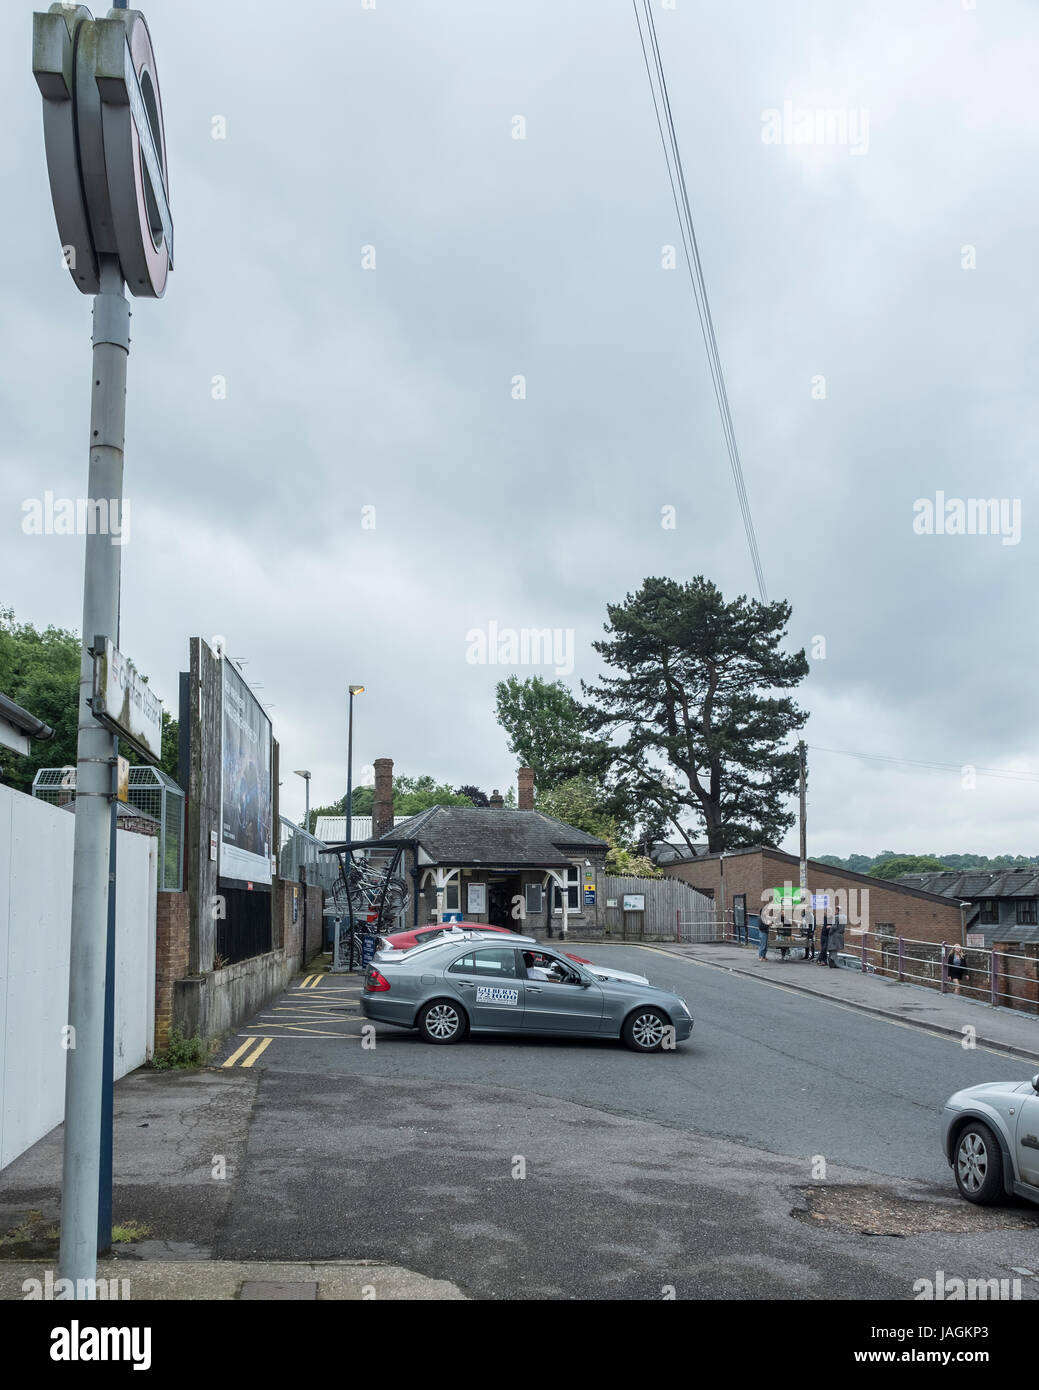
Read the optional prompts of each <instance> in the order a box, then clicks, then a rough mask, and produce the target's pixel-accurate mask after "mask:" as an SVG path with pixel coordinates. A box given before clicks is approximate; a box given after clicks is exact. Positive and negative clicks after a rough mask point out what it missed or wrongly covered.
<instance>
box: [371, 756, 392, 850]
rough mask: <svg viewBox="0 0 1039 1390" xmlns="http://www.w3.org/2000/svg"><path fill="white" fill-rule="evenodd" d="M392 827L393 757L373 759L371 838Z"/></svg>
mask: <svg viewBox="0 0 1039 1390" xmlns="http://www.w3.org/2000/svg"><path fill="white" fill-rule="evenodd" d="M392 829H393V759H392V758H376V759H375V793H374V796H373V798H372V839H373V840H374V839H376V838H377V837H378V836H379V835H385V833H386V832H387V830H392Z"/></svg>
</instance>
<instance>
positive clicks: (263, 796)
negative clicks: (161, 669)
mask: <svg viewBox="0 0 1039 1390" xmlns="http://www.w3.org/2000/svg"><path fill="white" fill-rule="evenodd" d="M271 808H272V796H271V723H270V720H269V719H268V718H267V716H266V715H265V714H264V712H263V709H262V707H261V706H260V703H259V701H258V700H257V698H256V696H255V695H254V694H253V693H252V691H251V690H250V689H249V687H248V686H247V685H246V683H245V681H244V680H243V678H242V676H241V675H240V674H239V672H238V671H236V670H235V668H234V666H233V665H232V663H231V662H230V661H229V660H227V659H225V660H224V662H223V713H222V715H221V767H220V819H221V829H220V867H219V874H220V877H221V878H224V879H231V880H237V881H239V882H243V883H270V881H271Z"/></svg>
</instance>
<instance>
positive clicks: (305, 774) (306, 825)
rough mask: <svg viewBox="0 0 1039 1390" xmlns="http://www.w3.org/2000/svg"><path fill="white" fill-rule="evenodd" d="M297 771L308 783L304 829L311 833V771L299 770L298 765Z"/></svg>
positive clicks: (298, 775)
mask: <svg viewBox="0 0 1039 1390" xmlns="http://www.w3.org/2000/svg"><path fill="white" fill-rule="evenodd" d="M295 773H296V776H297V777H302V778H303V780H304V781H305V782H306V784H307V809H306V810H305V811H304V813H303V829H304V830H305V831H306V832H307V834H308V835H309V834H310V773H309V772H301V771H300V770H299V768H298V767H297V768H296V769H295Z"/></svg>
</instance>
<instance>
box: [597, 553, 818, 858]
mask: <svg viewBox="0 0 1039 1390" xmlns="http://www.w3.org/2000/svg"><path fill="white" fill-rule="evenodd" d="M607 614H608V619H609V621H608V622H607V624H606V628H605V630H606V634H607V636H606V640H604V641H600V642H595V643H593V645H594V647H595V650H596V651H597V652H598V653H599V655H600V656H601V657H602V659H603V661H604V662H605V663H606V665H607V667H609V668H611V671H612V674H608V675H604V676H601V677H600V678H599V680H598V682H597V683H596V684H594V685H583V689H584V692H585V694H586V695H588V696H590V697H591V701H592V703H591V705H590V706H589V707H588V718H587V721H586V728H587V730H588V733H589V735H590V736H591V737H593V738H595V737H599V738H602V739H605V740H606V741H607V742H608V743H609V744H610V748H609V759H610V764H611V769H612V774H613V777H614V778H615V779H616V781H617V783H618V787H619V789H620V790H621V791H622V792H624V793H626V795H627V798H628V801H629V804H633V805H635V806H638V807H639V808H640V810H641V808H652V809H654V810H655V812H656V814H657V816H658V818H659V817H661V816H664V817H666V818H667V820H668V821H670V822H671V823H672V824H673V825H675V826H679V825H680V824H682V822H687V823H688V822H689V820H690V819H692V820H693V821H694V822H696V823H701V824H703V825H704V826H705V828H706V838H707V842H708V846H709V849H710V850H711V851H718V850H722V849H729V848H733V847H735V846H737V845H741V844H754V843H761V842H764V843H766V844H768V843H771V844H776V843H778V842H779V840H780V839H781V838H782V836H783V834H784V833H785V832H786V830H788V829H789V827H790V826H791V825H792V824H793V820H794V816H793V812H792V811H790V810H787V809H786V808H785V803H786V802H787V800H788V798H789V797H790V796H791V795H792V794H793V793H794V792H795V791H796V789H797V777H798V763H797V753H796V751H794V750H792V749H789V748H787V747H785V746H784V745H786V744H788V742H789V737H790V735H791V734H792V733H793V732H795V731H796V730H798V729H800V728H801V727H802V726H803V725H804V724H805V722H806V720H807V717H808V716H807V714H806V713H805V711H803V710H801V709H800V708H799V707H798V706H797V705H796V704H794V702H793V700H792V699H790V698H788V697H785V696H777V695H775V694H773V693H772V692H774V691H777V690H784V689H789V688H791V687H793V686H796V685H797V684H798V683H799V682H800V681H801V680H803V679H804V677H805V676H806V675H807V673H808V661H807V659H806V657H805V654H804V652H803V651H799V652H797V653H795V654H793V655H789V654H787V653H785V652H784V651H782V650H781V643H782V641H783V639H784V637H785V636H786V625H787V623H788V621H789V618H790V605H789V604H787V603H784V602H782V601H779V602H776V603H759V602H758V601H757V600H756V599H749V600H748V599H747V598H746V597H745V596H741V597H740V598H737V599H735V600H734V601H733V602H732V603H726V602H725V600H724V598H723V597H722V594H721V592H720V591H719V590H718V589H717V588H716V586H715V585H714V584H711V583H710V582H709V581H707V580H706V579H704V578H703V577H702V576H700V577H697V578H696V579H693V580H691V581H690V582H689V583H687V584H680V583H677V582H676V581H675V580H671V579H646V580H644V581H643V584H642V587H641V588H640V589H639V591H638V592H637V593H636V594H634V595H632V594H629V595H628V596H627V598H626V599H625V601H624V603H621V604H610V605H608V606H607ZM764 692H767V693H764Z"/></svg>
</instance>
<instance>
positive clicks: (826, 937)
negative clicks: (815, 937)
mask: <svg viewBox="0 0 1039 1390" xmlns="http://www.w3.org/2000/svg"><path fill="white" fill-rule="evenodd" d="M829 942H830V924H829V922H828V921H827V920H826V913H825V912H823V925H822V929H821V931H820V932H819V955H818V958H817V959H816V962H815V963H816V965H825V964H826V948H827V946H828V945H829Z"/></svg>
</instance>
